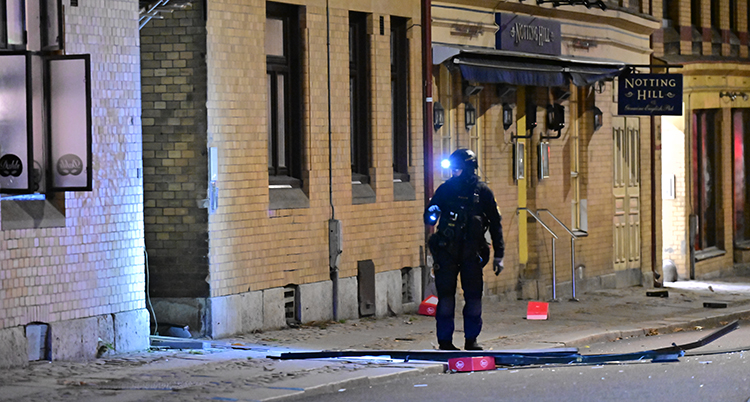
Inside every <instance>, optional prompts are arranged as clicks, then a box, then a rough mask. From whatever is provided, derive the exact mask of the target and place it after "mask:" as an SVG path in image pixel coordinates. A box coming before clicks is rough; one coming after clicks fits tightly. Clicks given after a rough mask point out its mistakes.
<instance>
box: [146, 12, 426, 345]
mask: <svg viewBox="0 0 750 402" xmlns="http://www.w3.org/2000/svg"><path fill="white" fill-rule="evenodd" d="M163 17H164V19H153V20H151V21H149V22H148V23H147V24H146V25H145V26H144V27H143V29H142V30H141V41H142V47H141V59H142V60H143V76H142V80H143V98H144V102H143V114H144V123H143V124H144V128H143V130H144V183H145V184H144V186H145V191H144V199H145V208H144V215H145V238H146V241H145V242H146V249H147V251H148V254H149V255H148V263H149V272H150V278H151V281H150V286H149V293H150V298H151V301H152V302H153V306H154V312H155V314H154V315H155V317H156V319H157V323H168V324H179V325H180V326H184V325H188V326H189V327H190V329H191V330H192V331H193V332H194V333H197V334H200V335H208V336H213V337H219V336H227V335H230V334H236V333H241V332H247V331H252V330H257V329H264V328H278V327H283V326H286V325H287V324H288V323H293V322H310V321H324V320H330V319H347V318H355V317H360V316H370V315H372V316H384V315H387V314H392V313H400V312H402V311H404V308H407V309H409V308H412V307H414V306H416V304H417V302H418V301H421V290H420V288H419V286H420V285H421V280H422V279H421V272H422V271H421V265H422V263H421V262H420V259H421V258H423V253H424V252H423V249H422V247H423V244H424V226H423V224H422V222H421V212H422V208H423V205H424V184H423V152H422V144H423V143H422V113H423V112H422V110H423V108H422V102H421V99H422V87H423V85H422V72H421V65H422V61H421V29H420V18H421V8H420V2H418V1H406V2H404V1H381V2H377V4H376V3H373V2H367V1H361V2H360V1H347V2H326V1H287V2H266V1H261V0H253V1H239V0H232V1H210V2H207V3H201V2H193V4H192V7H189V8H186V9H185V10H180V11H175V12H173V13H163ZM404 306H406V307H404Z"/></svg>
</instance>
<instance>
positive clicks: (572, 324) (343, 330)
mask: <svg viewBox="0 0 750 402" xmlns="http://www.w3.org/2000/svg"><path fill="white" fill-rule="evenodd" d="M666 286H667V287H665V288H662V289H647V288H642V287H632V288H626V289H611V290H598V291H591V292H582V293H579V294H578V295H577V296H578V299H579V301H578V302H574V301H568V300H561V301H559V302H553V303H550V305H549V310H550V317H549V319H548V320H544V321H538V320H526V318H525V317H526V308H527V303H528V301H526V300H514V301H502V302H500V301H492V300H488V301H486V302H485V304H484V315H483V318H484V329H483V331H482V333H481V335H480V337H479V342H480V344H482V345H483V346H484V347H485V349H492V350H503V349H543V348H552V347H579V348H585V346H587V345H589V344H592V343H596V342H601V341H610V340H615V339H621V338H622V339H625V338H634V337H643V336H651V335H657V334H665V333H671V332H675V331H685V332H687V331H694V330H696V329H705V330H709V329H713V328H716V327H719V326H721V325H724V324H726V323H728V322H729V321H732V320H735V319H743V318H750V277H735V278H720V279H717V280H714V281H711V282H675V283H668V284H666ZM709 286H710V287H711V289H709ZM656 290H666V291H668V293H669V297H666V298H662V297H649V296H647V292H649V291H656ZM704 302H720V303H726V307H725V308H706V307H704V305H703V303H704ZM456 327H457V331H456V334H455V336H454V343H455V344H456V345H457V346H462V345H463V333H462V332H461V328H462V324H461V318H460V316H458V317H457V320H456ZM434 329H435V321H434V318H433V317H428V316H421V315H401V316H395V317H388V318H382V319H366V318H365V319H359V320H352V321H345V322H341V323H319V324H317V325H305V326H302V327H300V328H295V329H291V328H290V329H285V330H278V331H267V332H262V333H257V334H247V335H243V336H239V337H236V338H233V339H221V340H215V341H204V348H203V349H196V350H175V349H170V350H160V351H155V352H149V353H138V354H128V355H114V356H105V358H103V359H100V360H97V361H95V362H89V363H69V362H52V363H49V362H36V363H32V364H30V365H29V367H26V368H20V369H11V370H5V371H4V372H2V373H0V400H3V401H40V400H44V401H53V400H74V401H76V402H83V401H113V402H115V401H116V402H122V401H140V400H154V401H191V400H196V401H205V400H225V401H235V400H236V401H272V400H290V399H294V398H295V397H298V396H300V395H305V396H308V395H316V394H321V395H322V394H325V393H328V392H336V391H338V390H339V389H342V388H347V387H354V386H367V385H370V384H373V383H378V382H383V381H387V380H388V378H390V377H391V376H405V375H418V374H423V373H434V374H439V373H442V372H444V371H445V366H444V365H443V364H442V363H434V362H415V361H410V362H402V361H392V360H389V359H385V358H376V357H372V358H371V357H367V358H354V359H353V358H349V359H306V360H275V359H272V358H269V357H270V356H278V354H279V353H283V352H288V351H317V350H327V349H338V350H341V349H358V350H361V349H373V350H374V349H380V350H382V349H395V350H424V349H427V350H432V349H434V347H435V343H436V341H435V335H434ZM706 333H707V332H706V331H702V332H698V331H696V332H695V333H694V335H695V336H694V339H695V340H697V339H699V338H701V337H702V336H704V335H705V334H706ZM663 346H669V345H663ZM581 353H585V350H584V349H582V352H581Z"/></svg>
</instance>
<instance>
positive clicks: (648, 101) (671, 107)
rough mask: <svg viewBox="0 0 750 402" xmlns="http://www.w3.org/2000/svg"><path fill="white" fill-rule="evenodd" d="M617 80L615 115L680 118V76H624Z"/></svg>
mask: <svg viewBox="0 0 750 402" xmlns="http://www.w3.org/2000/svg"><path fill="white" fill-rule="evenodd" d="M618 81H619V83H618V97H617V102H618V108H617V114H619V115H631V116H680V115H682V74H627V75H623V76H620V78H619V79H618Z"/></svg>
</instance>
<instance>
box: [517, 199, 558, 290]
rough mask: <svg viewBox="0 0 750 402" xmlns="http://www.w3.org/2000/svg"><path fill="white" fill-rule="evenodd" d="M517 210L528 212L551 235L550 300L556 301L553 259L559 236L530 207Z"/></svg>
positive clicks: (555, 276) (555, 273) (554, 264)
mask: <svg viewBox="0 0 750 402" xmlns="http://www.w3.org/2000/svg"><path fill="white" fill-rule="evenodd" d="M518 211H526V212H528V214H529V215H531V216H532V217H533V218H534V219H536V221H537V222H539V223H540V224H541V225H542V227H544V228H545V229H547V231H548V232H549V234H551V235H552V301H557V272H556V271H557V268H556V261H555V260H556V259H555V254H556V252H555V240H557V239H559V237H557V234H556V233H555V232H554V231H553V230H552V229H550V227H549V226H547V224H546V223H544V221H542V219H541V218H539V216H538V215H537V214H535V213H534V212H533V211H531V210H530V209H528V208H518V209H517V210H516V213H518Z"/></svg>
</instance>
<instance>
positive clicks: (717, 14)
mask: <svg viewBox="0 0 750 402" xmlns="http://www.w3.org/2000/svg"><path fill="white" fill-rule="evenodd" d="M730 14H734V13H730ZM711 28H716V29H721V2H720V1H712V2H711Z"/></svg>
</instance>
